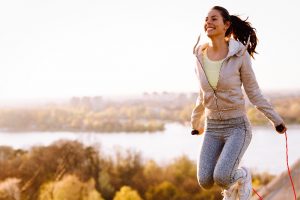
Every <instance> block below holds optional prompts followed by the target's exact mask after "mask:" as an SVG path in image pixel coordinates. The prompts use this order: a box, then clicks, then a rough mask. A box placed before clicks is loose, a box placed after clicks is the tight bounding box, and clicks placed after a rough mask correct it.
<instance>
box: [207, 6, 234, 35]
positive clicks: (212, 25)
mask: <svg viewBox="0 0 300 200" xmlns="http://www.w3.org/2000/svg"><path fill="white" fill-rule="evenodd" d="M229 26H230V23H229V22H226V23H225V24H224V22H223V17H222V15H221V14H220V12H219V11H218V10H214V9H212V10H210V11H209V13H208V14H207V17H206V18H205V23H204V31H205V32H206V34H207V36H208V37H209V38H213V37H216V36H223V37H225V33H226V30H227V29H228V28H229Z"/></svg>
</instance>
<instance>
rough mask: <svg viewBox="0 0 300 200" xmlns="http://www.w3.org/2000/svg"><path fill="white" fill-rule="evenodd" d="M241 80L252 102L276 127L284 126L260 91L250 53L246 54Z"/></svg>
mask: <svg viewBox="0 0 300 200" xmlns="http://www.w3.org/2000/svg"><path fill="white" fill-rule="evenodd" d="M241 79H242V83H243V86H244V89H245V91H246V94H247V96H248V97H249V100H250V102H251V103H252V104H253V105H254V106H255V107H256V108H257V109H258V110H260V111H261V112H262V113H263V114H264V115H265V116H266V117H267V118H268V119H269V120H270V121H271V122H272V124H273V126H274V127H277V126H278V125H281V124H283V125H284V122H283V120H282V118H281V117H280V116H279V115H278V113H277V112H275V111H274V108H273V107H272V105H271V104H270V103H269V101H267V100H266V99H265V97H264V96H263V95H262V93H261V91H260V88H259V86H258V83H257V81H256V77H255V74H254V71H253V69H252V64H251V58H250V55H249V54H248V52H245V54H244V55H243V64H242V67H241Z"/></svg>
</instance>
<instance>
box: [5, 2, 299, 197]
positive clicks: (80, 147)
mask: <svg viewBox="0 0 300 200" xmlns="http://www.w3.org/2000/svg"><path fill="white" fill-rule="evenodd" d="M215 5H219V6H223V7H225V8H227V9H228V11H229V12H230V14H237V15H240V17H241V18H242V19H246V18H247V17H248V20H249V21H250V22H251V24H252V25H253V27H255V28H256V30H257V35H258V39H259V43H258V46H257V52H258V54H257V55H256V56H255V59H254V60H252V64H253V69H254V71H255V74H256V78H257V80H258V83H259V85H260V88H261V90H262V92H263V94H264V95H265V97H266V98H267V99H268V100H269V101H270V102H271V103H272V105H273V106H274V108H275V110H276V111H277V112H278V113H279V114H280V115H281V116H282V117H283V118H284V120H285V122H286V123H287V126H288V139H289V140H288V142H289V163H290V165H291V166H292V169H293V170H292V175H293V178H294V179H296V180H297V181H298V180H300V173H299V171H300V170H299V169H300V166H299V158H300V151H299V149H298V148H297V144H298V141H299V140H300V126H299V124H300V79H299V77H298V76H299V73H300V68H299V64H298V63H299V62H298V57H299V56H298V48H299V46H300V40H299V35H300V28H299V26H298V22H299V19H300V17H299V15H298V9H299V6H298V3H297V1H296V0H291V1H287V2H282V1H278V2H272V5H271V4H270V3H268V2H264V1H258V0H253V1H235V0H227V1H208V0H204V1H195V0H191V1H188V2H187V1H177V0H173V1H171V0H165V1H158V0H152V1H137V0H126V1H121V0H111V1H105V0H87V1H78V0H73V1H71V0H60V1H56V0H54V1H47V0H42V1H41V0H27V1H23V0H12V1H1V2H0V27H1V28H0V66H1V68H0V69H1V71H0V199H5V200H7V199H22V200H23V199H26V200H27V199H29V200H35V199H40V200H46V199H47V200H52V199H53V200H60V199H66V200H69V199H70V200H71V199H72V200H73V199H88V200H98V199H105V200H108V199H114V200H127V199H131V200H132V199H134V200H135V199H138V200H139V199H144V200H152V199H153V200H160V199H163V200H169V199H170V200H173V199H174V200H175V199H176V200H198V199H199V200H200V199H222V197H221V194H220V191H221V188H219V187H217V186H214V187H213V188H212V190H209V191H205V190H202V189H201V188H200V187H199V186H198V183H197V179H196V164H197V158H198V154H199V150H200V148H201V145H202V140H203V136H191V135H190V131H191V129H190V127H189V120H190V115H191V112H192V109H193V106H194V105H195V101H196V97H197V93H198V91H199V86H198V82H197V77H196V75H195V72H194V68H195V64H196V63H195V58H194V56H193V54H192V49H193V46H194V44H195V43H196V40H197V37H198V35H199V34H201V41H200V43H203V42H207V41H208V38H207V37H206V35H205V33H204V30H203V24H204V19H205V17H206V15H207V13H208V11H209V9H210V8H211V7H213V6H215ZM246 106H247V112H248V117H249V119H250V120H251V123H252V125H253V138H252V142H251V144H250V146H249V148H248V150H247V152H246V154H245V156H244V158H243V160H242V161H241V165H245V166H248V167H250V168H251V170H252V172H253V185H254V187H255V188H257V190H260V191H261V192H262V193H263V194H264V195H265V196H264V197H265V199H267V198H268V195H269V196H272V199H276V198H278V199H288V198H292V190H291V188H290V185H289V184H285V185H286V186H285V187H283V186H282V184H283V183H285V182H287V181H288V177H287V175H286V170H287V169H286V163H285V162H286V161H285V159H286V157H285V156H286V153H285V138H284V135H279V134H276V132H275V130H274V128H273V127H272V125H271V123H270V122H269V121H268V120H267V119H266V117H264V116H263V115H262V114H261V113H260V112H259V111H258V110H257V109H256V108H255V107H254V106H253V105H251V104H250V103H249V101H248V100H247V104H246ZM270 184H271V185H272V187H270ZM268 185H269V186H268ZM267 186H268V188H269V190H268V191H264V188H266V187H267ZM295 187H296V189H297V191H299V190H300V182H299V181H298V182H295ZM270 188H271V189H270ZM278 188H281V189H280V190H279V189H278ZM285 190H286V191H285ZM8 191H13V192H8ZM82 191H84V192H82ZM275 191H276V192H275ZM280 194H285V195H287V196H284V197H283V196H280ZM289 195H290V196H289ZM270 198H271V197H270Z"/></svg>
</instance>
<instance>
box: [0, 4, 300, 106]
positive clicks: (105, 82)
mask: <svg viewBox="0 0 300 200" xmlns="http://www.w3.org/2000/svg"><path fill="white" fill-rule="evenodd" d="M213 5H221V6H224V7H225V8H227V9H228V10H229V12H230V14H240V15H241V16H242V18H244V19H245V18H246V17H247V16H249V21H250V22H251V23H252V25H253V26H254V27H255V28H256V29H257V34H258V37H259V40H260V42H259V45H258V48H257V50H258V52H259V54H258V55H256V60H254V61H253V68H254V71H255V72H256V76H257V79H258V82H259V85H260V86H261V88H262V89H263V90H269V89H272V90H281V89H290V90H292V89H299V88H300V78H299V74H300V66H299V64H298V63H297V61H298V60H297V58H299V46H300V39H299V35H300V27H299V21H300V17H299V1H296V0H294V1H272V2H270V1H261V0H252V1H241V0H237V1H233V0H226V1H211V0H197V1H196V0H190V1H184V0H181V1H178V0H151V1H150V0H148V1H144V0H126V1H124V0H109V1H108V0H98V1H96V0H82V1H78V0H23V1H22V0H11V1H1V2H0V67H1V73H0V100H5V99H18V98H48V97H50V98H56V97H70V96H73V95H80V96H82V95H107V94H113V95H117V94H134V93H143V92H153V91H158V92H161V91H169V92H197V91H198V83H197V78H196V76H195V74H194V67H195V58H194V57H193V54H192V48H193V45H194V43H195V42H196V39H197V36H198V34H199V33H202V35H203V37H202V38H203V40H205V34H204V33H203V28H202V27H203V22H204V17H205V16H206V14H207V12H208V11H209V9H210V8H211V7H212V6H213Z"/></svg>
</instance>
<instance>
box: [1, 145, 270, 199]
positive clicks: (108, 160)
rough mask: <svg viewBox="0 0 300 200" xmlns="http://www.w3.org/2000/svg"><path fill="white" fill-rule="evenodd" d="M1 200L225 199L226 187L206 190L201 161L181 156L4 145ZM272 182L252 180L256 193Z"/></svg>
mask: <svg viewBox="0 0 300 200" xmlns="http://www.w3.org/2000/svg"><path fill="white" fill-rule="evenodd" d="M0 169H1V173H0V200H10V199H14V200H61V199H65V200H77V199H78V200H82V199H83V200H166V199H168V200H207V199H216V200H218V199H222V197H221V194H220V192H221V188H219V187H218V186H216V185H215V186H214V187H213V188H212V189H211V190H208V191H207V190H203V189H201V188H200V187H199V185H198V183H197V179H196V163H195V162H194V161H191V160H190V159H188V158H187V157H186V156H184V155H183V156H181V157H178V158H176V159H174V160H173V161H171V162H170V163H165V164H163V165H158V164H157V163H156V162H155V161H153V160H145V159H143V158H142V156H141V154H140V153H137V152H134V151H132V150H120V149H119V150H115V152H114V154H113V156H107V155H105V154H104V153H103V152H102V151H101V148H98V147H93V146H84V145H83V144H82V143H79V142H77V141H58V142H56V143H53V144H52V145H49V146H46V147H41V146H36V147H33V148H31V149H29V150H20V149H12V148H11V147H7V146H2V147H0ZM272 179H273V176H272V175H270V174H267V173H263V174H257V173H255V174H254V176H253V184H254V187H255V188H256V189H258V188H259V187H260V186H261V185H265V184H267V183H268V182H270V181H271V180H272Z"/></svg>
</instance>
